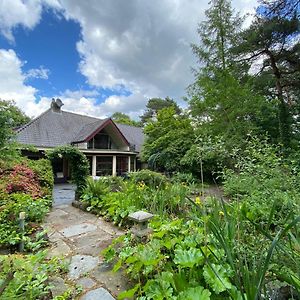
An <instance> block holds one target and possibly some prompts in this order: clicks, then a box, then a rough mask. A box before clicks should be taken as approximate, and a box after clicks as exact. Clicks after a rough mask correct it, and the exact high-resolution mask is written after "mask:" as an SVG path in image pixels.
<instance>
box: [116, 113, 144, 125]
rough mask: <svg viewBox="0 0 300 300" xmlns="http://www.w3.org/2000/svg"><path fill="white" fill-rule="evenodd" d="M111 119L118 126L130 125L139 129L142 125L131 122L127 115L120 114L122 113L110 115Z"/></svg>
mask: <svg viewBox="0 0 300 300" xmlns="http://www.w3.org/2000/svg"><path fill="white" fill-rule="evenodd" d="M111 119H112V120H113V121H114V122H116V123H120V124H125V125H131V126H136V127H141V126H142V124H141V122H138V121H135V120H132V119H131V118H130V117H129V116H128V115H126V114H124V113H122V112H115V113H113V114H112V116H111Z"/></svg>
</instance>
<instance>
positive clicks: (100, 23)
mask: <svg viewBox="0 0 300 300" xmlns="http://www.w3.org/2000/svg"><path fill="white" fill-rule="evenodd" d="M255 3H256V1H255V0H234V1H233V6H234V7H235V8H236V9H237V10H241V11H242V13H246V12H251V11H253V9H254V5H255ZM206 8H207V5H203V2H201V3H200V2H199V1H198V0H190V1H188V2H186V1H181V0H163V1H159V0H154V1H152V2H144V1H138V0H132V1H129V2H128V1H123V0H114V1H108V0H85V1H81V0H0V98H2V99H13V100H15V102H16V103H17V105H18V106H19V107H20V108H21V109H22V110H23V111H25V113H27V114H28V115H30V116H36V115H38V114H40V113H41V112H43V111H44V110H46V109H47V108H48V107H49V105H50V101H51V98H52V97H60V98H61V99H62V101H63V102H64V103H65V106H64V109H65V110H69V111H75V112H79V113H84V114H89V115H94V116H98V117H106V116H109V115H111V114H112V113H113V112H115V111H122V112H124V113H127V114H129V115H130V116H131V117H133V118H137V117H138V116H139V115H140V114H141V113H142V111H143V109H144V108H145V105H146V103H147V101H148V99H149V98H151V97H166V96H170V97H172V98H174V99H175V100H176V101H178V102H179V103H183V100H182V97H183V96H185V93H186V91H185V89H186V87H187V86H188V84H190V83H191V82H192V81H193V76H192V74H191V71H190V70H191V67H193V66H195V64H196V61H195V58H194V57H193V54H192V51H191V48H190V44H191V43H194V42H197V34H196V29H197V24H198V23H199V22H200V21H201V20H203V18H204V10H205V9H206Z"/></svg>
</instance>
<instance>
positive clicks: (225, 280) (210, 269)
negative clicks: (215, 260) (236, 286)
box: [203, 264, 232, 294]
mask: <svg viewBox="0 0 300 300" xmlns="http://www.w3.org/2000/svg"><path fill="white" fill-rule="evenodd" d="M203 269H204V271H203V276H204V279H205V281H206V283H207V284H208V285H209V286H210V287H211V288H212V289H213V290H214V292H215V293H216V294H219V293H221V292H224V291H226V290H230V289H231V288H232V284H231V283H230V280H229V277H228V276H227V274H228V270H227V269H226V268H224V267H223V266H221V265H215V264H211V265H205V266H204V268H203Z"/></svg>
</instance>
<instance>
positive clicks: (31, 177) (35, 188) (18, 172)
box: [6, 164, 42, 198]
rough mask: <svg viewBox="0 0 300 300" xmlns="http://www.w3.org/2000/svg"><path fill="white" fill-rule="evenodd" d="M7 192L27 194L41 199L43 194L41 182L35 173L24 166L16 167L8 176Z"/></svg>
mask: <svg viewBox="0 0 300 300" xmlns="http://www.w3.org/2000/svg"><path fill="white" fill-rule="evenodd" d="M6 182H7V185H6V192H7V193H9V194H11V193H25V194H29V195H31V196H32V197H33V198H38V197H41V195H42V192H41V188H40V185H39V181H38V179H37V178H36V176H35V174H34V172H33V171H32V170H31V169H30V168H28V167H27V166H24V165H20V164H19V165H15V166H14V167H13V169H12V171H11V172H10V173H9V174H8V176H7V180H6Z"/></svg>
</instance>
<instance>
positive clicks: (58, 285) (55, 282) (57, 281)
mask: <svg viewBox="0 0 300 300" xmlns="http://www.w3.org/2000/svg"><path fill="white" fill-rule="evenodd" d="M50 285H51V286H52V287H51V288H50V290H51V293H52V297H56V296H60V295H62V294H63V293H64V292H65V291H66V290H67V289H68V288H69V287H68V286H67V285H66V284H65V281H64V280H63V278H61V277H55V278H50Z"/></svg>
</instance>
